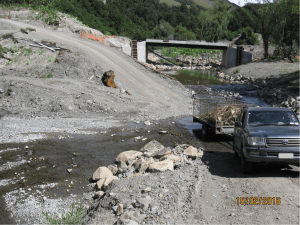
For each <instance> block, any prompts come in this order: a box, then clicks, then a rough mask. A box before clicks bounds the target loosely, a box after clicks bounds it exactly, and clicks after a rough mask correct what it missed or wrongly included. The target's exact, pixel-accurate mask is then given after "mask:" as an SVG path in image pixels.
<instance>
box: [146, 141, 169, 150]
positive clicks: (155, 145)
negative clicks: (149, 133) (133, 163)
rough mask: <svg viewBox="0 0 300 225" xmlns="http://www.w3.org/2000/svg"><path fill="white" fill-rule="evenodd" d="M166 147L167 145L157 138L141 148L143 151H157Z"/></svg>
mask: <svg viewBox="0 0 300 225" xmlns="http://www.w3.org/2000/svg"><path fill="white" fill-rule="evenodd" d="M164 148H165V147H164V146H163V145H162V144H161V143H159V142H158V141H156V140H152V141H150V142H149V143H147V144H146V145H145V146H144V147H143V148H141V151H142V152H157V151H160V150H162V149H164Z"/></svg>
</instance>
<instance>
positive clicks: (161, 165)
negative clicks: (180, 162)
mask: <svg viewBox="0 0 300 225" xmlns="http://www.w3.org/2000/svg"><path fill="white" fill-rule="evenodd" d="M148 169H149V171H150V172H154V173H155V172H163V171H166V170H174V165H173V161H172V160H170V159H166V160H163V161H160V162H154V163H152V164H150V166H149V168H148Z"/></svg>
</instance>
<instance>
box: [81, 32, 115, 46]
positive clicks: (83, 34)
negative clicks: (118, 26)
mask: <svg viewBox="0 0 300 225" xmlns="http://www.w3.org/2000/svg"><path fill="white" fill-rule="evenodd" d="M80 37H81V38H87V39H92V40H94V41H97V42H100V43H102V44H105V45H107V46H109V43H108V42H107V41H105V40H104V39H106V38H115V37H116V36H103V37H98V35H97V34H90V33H86V32H81V34H80Z"/></svg>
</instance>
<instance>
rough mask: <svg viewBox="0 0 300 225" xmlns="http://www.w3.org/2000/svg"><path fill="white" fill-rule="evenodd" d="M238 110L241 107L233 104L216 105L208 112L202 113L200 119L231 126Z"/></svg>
mask: <svg viewBox="0 0 300 225" xmlns="http://www.w3.org/2000/svg"><path fill="white" fill-rule="evenodd" d="M240 111H241V109H240V108H238V107H236V106H235V105H228V106H224V107H218V108H215V109H213V110H212V111H211V112H209V113H205V114H203V115H202V116H201V119H203V120H205V121H207V122H209V123H211V124H214V125H217V126H224V125H225V126H233V125H234V122H235V117H236V115H238V114H239V113H240Z"/></svg>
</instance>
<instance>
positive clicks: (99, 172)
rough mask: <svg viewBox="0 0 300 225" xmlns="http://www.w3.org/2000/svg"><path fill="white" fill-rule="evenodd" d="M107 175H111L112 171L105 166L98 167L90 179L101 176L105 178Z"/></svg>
mask: <svg viewBox="0 0 300 225" xmlns="http://www.w3.org/2000/svg"><path fill="white" fill-rule="evenodd" d="M108 176H113V174H112V172H111V171H110V170H109V169H108V168H107V167H105V166H101V167H99V168H98V169H97V170H96V171H95V172H94V174H93V177H92V180H93V181H98V180H100V179H102V178H104V179H105V178H106V177H108Z"/></svg>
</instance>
